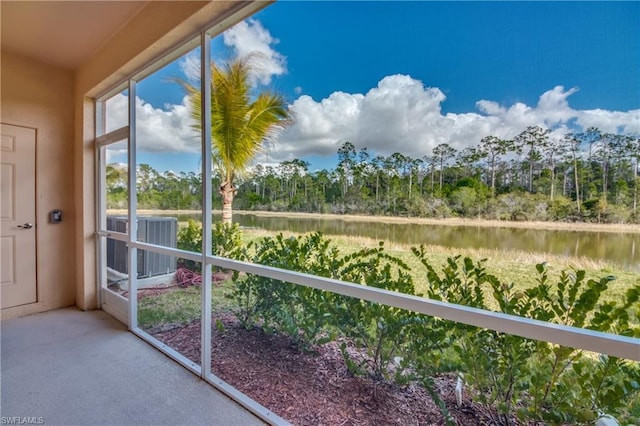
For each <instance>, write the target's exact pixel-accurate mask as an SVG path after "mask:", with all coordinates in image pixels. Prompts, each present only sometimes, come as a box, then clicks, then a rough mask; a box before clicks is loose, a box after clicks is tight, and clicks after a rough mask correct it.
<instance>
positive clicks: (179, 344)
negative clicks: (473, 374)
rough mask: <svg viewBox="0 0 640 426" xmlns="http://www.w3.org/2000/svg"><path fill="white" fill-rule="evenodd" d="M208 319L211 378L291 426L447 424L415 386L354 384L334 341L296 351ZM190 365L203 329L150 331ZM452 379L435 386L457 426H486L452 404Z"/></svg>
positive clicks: (234, 323) (471, 411)
mask: <svg viewBox="0 0 640 426" xmlns="http://www.w3.org/2000/svg"><path fill="white" fill-rule="evenodd" d="M214 315H215V317H214V318H213V325H212V330H213V336H212V354H211V357H212V362H211V367H212V371H213V373H214V374H215V375H216V376H218V377H220V378H221V379H223V380H224V381H226V382H227V383H229V384H231V385H232V386H234V387H235V388H236V389H238V390H240V391H241V392H243V393H244V394H246V395H248V396H249V397H251V398H252V399H254V400H255V401H257V402H258V403H260V404H262V405H263V406H265V407H266V408H268V409H269V410H271V411H272V412H274V413H276V414H277V415H279V416H281V417H283V418H284V419H286V420H287V421H289V422H291V423H293V424H296V425H341V426H342V425H345V426H347V425H353V426H355V425H376V426H378V425H444V424H445V421H444V418H443V416H442V415H441V413H440V410H439V409H438V408H437V407H436V405H435V404H434V402H433V401H432V400H431V398H430V397H429V395H428V394H427V392H426V391H425V390H424V389H423V388H422V387H421V386H419V385H416V384H409V385H405V386H399V385H396V384H392V383H381V382H376V381H374V380H372V379H370V378H366V377H354V376H353V375H352V374H350V373H349V371H348V370H347V368H346V367H345V365H344V361H343V359H342V355H341V354H340V350H339V349H338V345H339V343H337V342H331V343H328V344H325V345H322V346H318V347H316V348H315V349H314V353H310V352H304V351H301V350H300V349H299V348H298V347H296V346H295V345H294V344H292V342H291V341H290V339H289V338H288V337H285V336H275V335H268V334H266V333H265V332H264V331H263V330H261V329H259V328H253V329H249V330H247V329H245V328H244V327H243V326H242V325H241V324H240V323H239V321H238V320H237V319H236V318H235V317H234V316H233V315H232V314H229V313H215V314H214ZM148 332H149V333H150V334H152V335H154V336H155V337H156V338H157V339H158V340H160V341H162V342H164V343H165V344H167V345H168V346H170V347H172V348H173V349H175V350H177V351H178V352H180V353H181V354H183V355H184V356H185V357H187V358H189V359H190V360H192V361H194V362H196V363H199V362H200V322H199V321H196V322H193V323H191V324H189V325H186V326H182V327H176V328H173V329H170V330H167V329H166V327H165V328H157V329H155V330H154V329H152V330H148ZM455 383H456V378H455V376H453V375H442V376H439V377H437V378H436V387H437V389H438V392H439V393H440V395H441V397H442V399H443V400H444V401H445V402H446V404H447V407H448V409H449V412H450V413H451V414H452V415H453V417H454V418H455V419H456V422H457V423H458V424H459V425H484V424H491V422H490V421H489V420H488V418H487V417H486V416H484V415H483V414H482V409H481V407H478V406H475V405H474V404H473V403H472V402H471V401H470V400H469V399H465V400H464V401H463V404H462V406H461V407H460V408H458V407H457V406H456V404H455V395H454V387H455Z"/></svg>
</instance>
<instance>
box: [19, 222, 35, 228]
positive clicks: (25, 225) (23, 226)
mask: <svg viewBox="0 0 640 426" xmlns="http://www.w3.org/2000/svg"><path fill="white" fill-rule="evenodd" d="M18 228H24V229H31V228H33V225H32V224H30V223H25V224H24V225H18Z"/></svg>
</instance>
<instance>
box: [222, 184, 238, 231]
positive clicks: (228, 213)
mask: <svg viewBox="0 0 640 426" xmlns="http://www.w3.org/2000/svg"><path fill="white" fill-rule="evenodd" d="M236 191H237V190H236V188H234V186H233V184H232V183H231V182H229V181H225V182H224V183H223V184H222V185H220V195H222V223H228V224H231V222H232V218H233V213H232V209H231V205H232V204H233V197H234V195H236Z"/></svg>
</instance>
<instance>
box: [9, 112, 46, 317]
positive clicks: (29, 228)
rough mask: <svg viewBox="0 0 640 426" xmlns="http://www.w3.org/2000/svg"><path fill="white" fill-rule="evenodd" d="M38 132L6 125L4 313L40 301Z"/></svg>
mask: <svg viewBox="0 0 640 426" xmlns="http://www.w3.org/2000/svg"><path fill="white" fill-rule="evenodd" d="M35 162H36V131H35V129H29V128H26V127H18V126H12V125H8V124H2V141H1V143H0V186H1V189H2V191H1V192H0V194H1V195H0V222H1V223H2V230H1V233H0V258H1V259H2V260H1V262H2V263H1V265H0V266H1V268H2V269H1V270H0V276H1V279H2V281H1V282H0V285H1V287H2V293H1V297H0V302H1V303H0V304H1V305H2V309H4V308H10V307H12V306H18V305H25V304H27V303H34V302H36V301H37V296H36V228H35V227H36V206H35V204H36V167H35Z"/></svg>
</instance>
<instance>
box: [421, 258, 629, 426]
mask: <svg viewBox="0 0 640 426" xmlns="http://www.w3.org/2000/svg"><path fill="white" fill-rule="evenodd" d="M414 253H415V254H416V255H417V256H418V257H419V258H420V259H421V260H422V263H423V265H424V266H425V267H426V269H427V272H426V275H427V280H428V283H429V290H428V296H429V297H430V298H433V299H437V300H445V301H448V302H452V303H457V304H463V305H466V306H473V307H477V308H482V309H486V308H487V306H488V305H489V304H491V305H495V306H497V307H498V310H499V311H500V312H503V313H506V314H511V315H518V316H523V317H528V318H533V319H537V320H541V321H548V322H552V323H557V324H563V325H570V326H574V327H580V328H589V329H593V330H597V331H603V332H612V333H617V334H621V335H633V336H638V335H640V328H639V327H638V323H639V321H638V317H637V313H634V312H633V310H632V308H633V307H634V306H636V305H637V301H638V298H639V294H640V288H639V287H638V286H636V287H634V288H632V289H630V290H629V291H628V292H627V294H626V295H625V298H624V300H623V301H622V302H603V301H602V300H601V298H602V295H603V294H604V293H605V291H606V290H607V288H608V284H609V282H610V281H612V280H613V278H612V277H604V278H601V279H599V280H594V279H586V277H585V273H584V271H571V272H562V273H561V276H560V280H559V282H558V283H556V284H555V285H551V284H549V282H548V276H547V271H546V268H545V266H544V265H538V266H537V270H538V274H539V278H538V284H537V285H536V286H534V287H532V288H530V289H527V290H525V291H523V292H518V291H514V286H513V284H504V283H501V282H500V280H498V279H497V278H496V277H494V276H492V275H489V274H486V273H485V271H484V268H483V266H482V265H483V262H479V263H477V264H474V263H473V261H471V259H468V258H465V259H463V260H462V261H461V260H460V258H459V257H457V258H453V259H449V260H448V264H447V265H446V266H445V267H444V268H443V270H442V275H440V274H438V273H437V272H436V271H435V270H434V268H433V267H432V266H431V265H429V264H428V262H426V260H425V253H424V249H422V248H421V249H420V250H417V249H415V250H414ZM636 309H637V308H636ZM450 333H451V334H450V339H451V341H452V345H453V348H454V349H455V351H456V354H457V357H458V360H459V368H460V369H461V371H463V372H464V374H465V380H466V381H467V383H468V384H469V385H470V387H471V388H472V390H473V395H474V398H475V400H476V401H478V402H480V403H481V404H483V405H485V406H486V407H487V408H488V410H487V413H490V414H491V415H492V417H493V418H492V420H493V421H494V422H495V423H497V424H510V423H511V421H512V419H513V418H519V419H521V420H533V421H541V422H545V423H572V424H577V423H581V422H586V421H590V420H592V419H594V418H595V417H596V415H597V413H598V412H599V411H603V412H607V413H609V414H612V415H616V416H619V417H620V418H631V417H630V416H631V413H630V412H629V407H630V405H629V402H630V401H632V399H633V398H636V400H637V399H638V392H639V390H640V385H639V383H640V369H639V368H638V365H637V363H635V364H634V363H631V362H629V361H627V360H620V359H617V358H613V357H606V356H601V357H600V359H599V360H594V358H593V357H592V355H591V354H588V353H585V352H584V351H581V350H577V349H573V348H567V347H561V346H558V345H554V344H550V343H546V342H539V341H533V340H530V339H525V338H522V337H518V336H513V335H508V334H505V333H498V332H495V331H491V330H485V329H476V328H473V327H469V326H466V325H463V324H458V323H457V324H453V325H452V326H451V331H450ZM429 349H431V348H429ZM418 350H420V349H419V348H418ZM422 352H424V351H420V352H419V353H422ZM419 367H422V364H421V365H420V366H419ZM587 371H588V372H589V374H585V372H587Z"/></svg>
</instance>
